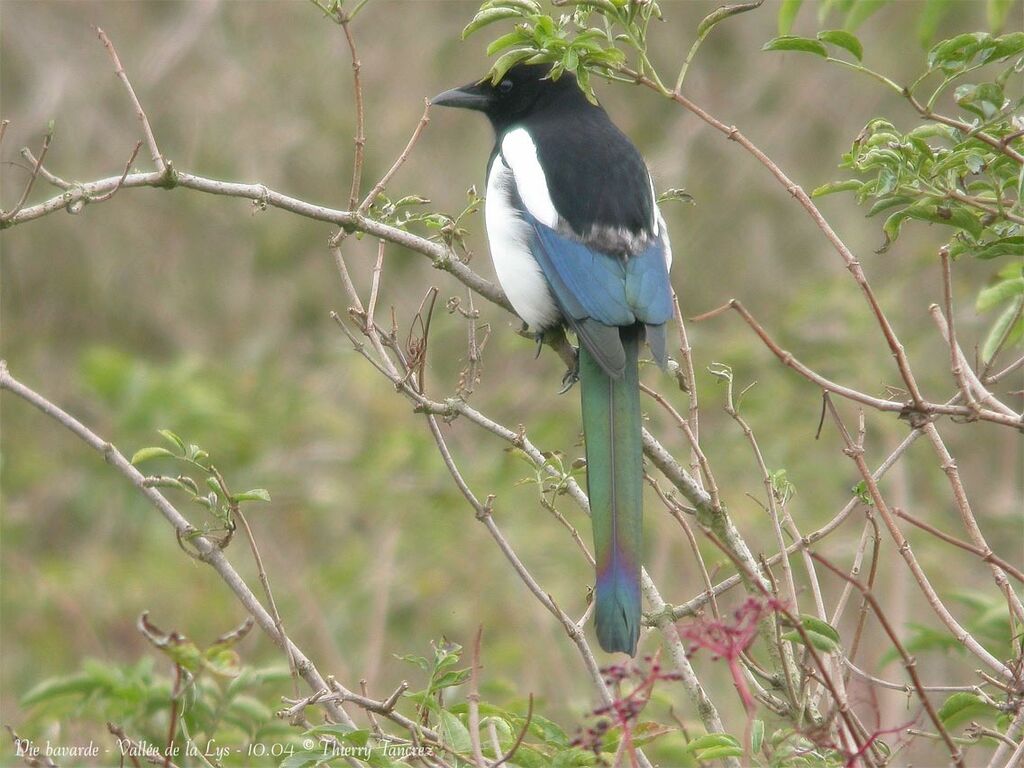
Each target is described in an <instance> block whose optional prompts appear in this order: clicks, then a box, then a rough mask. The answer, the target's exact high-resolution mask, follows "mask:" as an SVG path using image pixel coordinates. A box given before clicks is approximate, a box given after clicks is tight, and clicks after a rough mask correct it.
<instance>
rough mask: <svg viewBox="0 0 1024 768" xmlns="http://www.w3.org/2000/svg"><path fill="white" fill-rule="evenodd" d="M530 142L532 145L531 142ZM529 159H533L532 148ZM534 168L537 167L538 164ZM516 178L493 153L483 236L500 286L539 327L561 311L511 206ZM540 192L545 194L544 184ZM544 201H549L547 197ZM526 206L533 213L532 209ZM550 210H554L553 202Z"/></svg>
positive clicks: (529, 234)
mask: <svg viewBox="0 0 1024 768" xmlns="http://www.w3.org/2000/svg"><path fill="white" fill-rule="evenodd" d="M513 133H514V132H513ZM523 133H525V131H524V132H523ZM527 138H529V137H527ZM506 143H507V137H506ZM503 146H504V145H503ZM530 146H531V148H532V142H531V144H530ZM533 161H534V163H536V162H537V157H536V153H535V152H534V154H533ZM537 170H540V165H539V164H537ZM541 178H543V171H541ZM517 181H518V177H517V176H515V175H513V173H512V171H511V170H510V169H509V167H508V166H507V165H506V164H505V162H504V160H503V159H502V156H501V154H499V155H498V156H497V157H495V158H494V163H492V165H491V172H490V175H489V176H488V177H487V200H486V203H485V205H484V220H485V222H486V224H487V240H488V242H489V244H490V247H491V260H492V261H493V262H494V271H495V273H496V274H497V276H498V282H499V283H501V287H502V290H504V291H505V295H506V296H508V300H509V301H510V302H511V303H512V306H513V307H514V308H515V310H516V313H517V314H518V315H519V316H520V317H521V318H522V319H523V320H525V321H526V323H527V325H529V326H530V328H531V329H533V330H536V331H540V330H544V329H546V328H550V327H551V326H553V325H555V324H557V323H558V322H559V320H560V319H561V312H559V310H558V307H557V305H556V304H555V300H554V298H553V297H552V296H551V289H550V288H548V283H547V279H546V278H545V277H544V273H543V272H542V271H541V269H540V265H539V264H537V260H536V259H535V258H533V254H532V253H531V252H530V240H531V239H532V236H533V230H532V228H531V227H530V225H529V224H527V223H526V222H525V221H523V219H522V216H521V215H520V214H519V212H518V211H517V210H516V209H515V208H514V207H513V206H512V190H513V189H514V188H515V185H516V182H517ZM518 191H519V196H520V198H522V197H523V189H522V187H519V188H518ZM544 195H545V196H547V188H546V187H545V188H544ZM524 202H525V201H524ZM548 204H549V205H550V204H551V201H550V198H548ZM527 207H528V210H530V212H531V213H533V209H532V208H530V207H529V206H527ZM551 211H552V212H553V211H554V206H553V205H552V206H551ZM555 215H556V216H557V214H555ZM545 223H546V222H545Z"/></svg>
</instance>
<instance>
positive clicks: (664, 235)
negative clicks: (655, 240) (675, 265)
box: [654, 203, 672, 271]
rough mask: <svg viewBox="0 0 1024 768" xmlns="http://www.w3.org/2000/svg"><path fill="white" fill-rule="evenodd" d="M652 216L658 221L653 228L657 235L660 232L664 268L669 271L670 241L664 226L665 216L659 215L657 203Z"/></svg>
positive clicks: (659, 209)
mask: <svg viewBox="0 0 1024 768" xmlns="http://www.w3.org/2000/svg"><path fill="white" fill-rule="evenodd" d="M654 218H655V220H656V221H657V222H658V226H657V228H655V230H654V234H655V235H657V234H658V232H661V242H662V244H663V245H664V246H665V268H666V269H668V270H669V271H671V270H672V243H670V242H669V240H668V227H666V226H665V217H664V216H662V215H661V208H659V207H658V204H657V203H655V204H654Z"/></svg>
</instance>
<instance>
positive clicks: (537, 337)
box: [533, 331, 544, 360]
mask: <svg viewBox="0 0 1024 768" xmlns="http://www.w3.org/2000/svg"><path fill="white" fill-rule="evenodd" d="M533 340H534V341H536V342H537V351H536V352H534V353H533V359H534V360H536V359H537V358H539V357H540V353H541V350H543V349H544V331H537V332H536V333H535V334H533Z"/></svg>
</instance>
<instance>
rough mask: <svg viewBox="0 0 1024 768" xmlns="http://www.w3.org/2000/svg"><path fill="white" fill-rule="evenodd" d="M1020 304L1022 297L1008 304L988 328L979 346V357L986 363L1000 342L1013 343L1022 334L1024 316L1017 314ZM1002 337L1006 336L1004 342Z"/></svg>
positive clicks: (1023, 331) (990, 359)
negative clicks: (983, 340) (982, 342)
mask: <svg viewBox="0 0 1024 768" xmlns="http://www.w3.org/2000/svg"><path fill="white" fill-rule="evenodd" d="M1021 304H1024V300H1022V299H1018V300H1017V301H1015V302H1013V303H1012V304H1010V305H1009V306H1008V307H1007V308H1006V309H1004V310H1003V313H1002V314H1001V315H999V317H998V318H997V319H996V322H995V324H993V326H992V328H991V329H990V330H989V332H988V335H987V336H986V337H985V342H984V344H982V346H981V359H982V361H984V362H985V363H986V364H988V363H990V362H991V361H992V358H993V357H995V354H996V351H997V350H998V349H999V346H1000V344H1001V343H1002V344H1015V343H1016V342H1017V341H1018V340H1019V339H1020V338H1021V336H1022V335H1024V317H1020V316H1019V314H1020V311H1021ZM1004 337H1005V338H1006V341H1005V342H1003V338H1004Z"/></svg>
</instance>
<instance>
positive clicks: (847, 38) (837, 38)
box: [818, 29, 864, 61]
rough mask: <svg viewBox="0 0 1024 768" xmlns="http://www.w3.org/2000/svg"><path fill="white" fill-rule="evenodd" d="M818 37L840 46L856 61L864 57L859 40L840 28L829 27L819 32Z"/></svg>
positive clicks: (825, 41)
mask: <svg viewBox="0 0 1024 768" xmlns="http://www.w3.org/2000/svg"><path fill="white" fill-rule="evenodd" d="M818 39H819V40H821V41H822V42H824V43H831V44H832V45H836V46H838V47H840V48H845V49H846V50H847V51H849V52H850V53H852V54H853V55H854V56H856V57H857V61H860V60H861V59H863V58H864V47H863V46H862V45H861V44H860V40H858V39H857V38H856V36H854V35H852V34H850V33H849V32H846V31H844V30H842V29H829V30H826V31H824V32H819V33H818Z"/></svg>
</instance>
